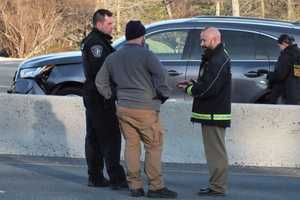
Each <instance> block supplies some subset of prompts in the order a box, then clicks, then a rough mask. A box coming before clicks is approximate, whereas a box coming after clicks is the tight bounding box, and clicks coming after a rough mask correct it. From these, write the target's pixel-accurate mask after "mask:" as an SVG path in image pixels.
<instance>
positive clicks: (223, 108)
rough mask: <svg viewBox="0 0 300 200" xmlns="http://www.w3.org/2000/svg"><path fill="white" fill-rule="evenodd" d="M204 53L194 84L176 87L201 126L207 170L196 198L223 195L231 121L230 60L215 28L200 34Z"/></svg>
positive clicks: (189, 82) (194, 118)
mask: <svg viewBox="0 0 300 200" xmlns="http://www.w3.org/2000/svg"><path fill="white" fill-rule="evenodd" d="M200 37H201V44H200V45H201V47H202V48H203V50H204V54H203V55H202V62H201V65H200V71H199V76H198V79H197V81H193V80H192V81H184V82H180V83H178V84H177V87H178V88H181V89H184V90H185V92H186V93H187V94H188V95H190V96H192V97H194V101H193V111H192V117H191V121H192V122H196V123H201V127H202V136H203V144H204V150H205V155H206V159H207V164H208V169H209V176H210V178H209V186H208V187H207V188H203V189H200V191H199V193H198V194H199V195H200V196H224V195H225V193H226V189H227V176H228V159H227V152H226V147H225V129H226V128H227V127H230V120H231V108H230V107H231V102H230V99H231V72H230V58H229V56H228V54H227V53H226V51H225V49H224V46H223V44H222V43H221V34H220V32H219V30H218V29H217V28H214V27H209V28H205V29H204V30H203V31H202V32H201V35H200Z"/></svg>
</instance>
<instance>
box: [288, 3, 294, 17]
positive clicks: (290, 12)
mask: <svg viewBox="0 0 300 200" xmlns="http://www.w3.org/2000/svg"><path fill="white" fill-rule="evenodd" d="M294 7H295V3H294V0H287V13H288V19H289V20H294V18H295V11H294Z"/></svg>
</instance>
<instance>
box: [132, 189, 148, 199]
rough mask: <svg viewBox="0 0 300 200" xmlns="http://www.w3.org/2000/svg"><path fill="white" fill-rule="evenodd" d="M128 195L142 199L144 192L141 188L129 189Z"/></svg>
mask: <svg viewBox="0 0 300 200" xmlns="http://www.w3.org/2000/svg"><path fill="white" fill-rule="evenodd" d="M129 195H130V196H132V197H142V196H145V192H144V189H143V188H139V189H131V190H130V193H129Z"/></svg>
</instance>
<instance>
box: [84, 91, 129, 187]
mask: <svg viewBox="0 0 300 200" xmlns="http://www.w3.org/2000/svg"><path fill="white" fill-rule="evenodd" d="M83 100H84V105H85V107H86V128H87V130H86V131H87V134H86V138H85V140H86V142H85V153H86V160H87V165H88V174H89V176H90V177H91V178H92V179H98V178H100V179H101V178H103V177H104V176H103V168H104V163H103V162H104V161H105V166H106V169H107V173H108V175H109V177H110V182H111V184H118V183H121V182H123V181H125V180H126V176H125V171H124V169H123V167H122V166H121V165H120V152H121V133H120V129H119V123H118V120H117V117H116V114H115V113H116V107H115V103H114V101H106V102H105V103H104V100H103V97H102V96H100V95H85V96H84V97H83Z"/></svg>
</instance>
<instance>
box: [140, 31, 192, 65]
mask: <svg viewBox="0 0 300 200" xmlns="http://www.w3.org/2000/svg"><path fill="white" fill-rule="evenodd" d="M187 36H188V30H172V31H164V32H159V33H154V34H150V35H147V36H146V43H147V44H148V46H149V49H150V50H151V51H153V53H154V54H156V55H157V57H158V58H159V59H160V60H182V59H183V58H184V49H185V44H186V39H187Z"/></svg>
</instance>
